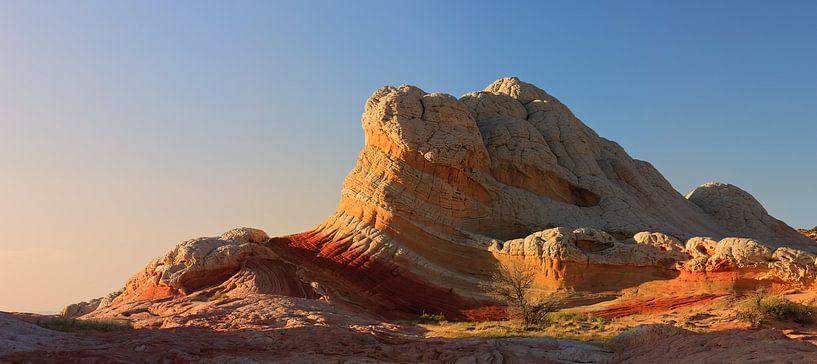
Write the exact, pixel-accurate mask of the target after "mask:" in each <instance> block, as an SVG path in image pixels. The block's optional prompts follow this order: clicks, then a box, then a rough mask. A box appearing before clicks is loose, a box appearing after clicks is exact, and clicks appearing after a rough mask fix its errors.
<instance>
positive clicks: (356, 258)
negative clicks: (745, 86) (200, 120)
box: [117, 77, 817, 315]
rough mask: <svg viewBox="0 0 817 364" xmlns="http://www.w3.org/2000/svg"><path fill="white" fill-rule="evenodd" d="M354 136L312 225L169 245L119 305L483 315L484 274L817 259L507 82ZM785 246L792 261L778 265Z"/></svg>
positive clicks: (572, 284)
mask: <svg viewBox="0 0 817 364" xmlns="http://www.w3.org/2000/svg"><path fill="white" fill-rule="evenodd" d="M362 126H363V131H364V135H365V143H364V146H363V149H362V150H361V152H360V154H359V156H358V159H357V164H356V165H355V167H354V168H353V169H352V171H351V172H350V173H349V175H348V176H347V177H346V180H345V181H344V184H343V188H342V191H341V198H340V202H339V203H338V207H337V210H336V211H335V213H334V214H333V215H332V216H330V217H329V218H328V219H327V220H326V221H325V222H323V223H322V224H320V225H318V226H316V227H315V228H313V229H311V230H310V231H307V232H304V233H300V234H294V235H289V236H283V237H277V238H272V239H268V238H267V237H266V235H265V234H263V233H262V232H260V231H256V230H250V229H242V230H238V231H234V232H231V233H228V234H226V235H222V236H221V237H219V238H210V239H195V240H191V241H189V242H185V243H182V244H181V245H179V246H177V247H176V248H174V250H173V251H171V252H170V253H168V254H166V255H165V256H163V257H161V258H158V259H157V260H155V261H153V262H151V263H150V264H149V265H148V267H147V268H146V269H145V270H144V271H143V272H141V273H139V274H137V275H136V276H135V277H134V278H132V279H131V280H130V281H129V283H128V284H127V286H126V289H125V291H124V293H123V294H122V296H121V297H120V298H118V299H117V302H124V301H128V300H145V299H154V298H160V297H165V296H168V295H180V294H191V293H194V292H199V291H203V292H205V293H208V294H213V293H214V292H222V293H223V292H232V293H233V294H242V293H246V292H261V293H278V294H289V295H295V296H299V297H307V298H315V297H318V296H322V297H324V298H327V299H330V300H336V301H338V300H339V301H344V300H347V301H351V302H354V303H355V304H356V305H369V306H370V307H373V308H374V309H375V310H376V311H378V312H381V313H394V312H406V311H408V312H423V311H425V312H442V313H446V314H453V315H457V314H459V313H460V312H462V310H463V309H468V308H474V307H479V306H481V305H485V304H489V303H490V299H489V297H487V296H485V295H484V294H483V292H482V291H481V290H480V288H479V283H480V282H482V281H484V280H485V279H487V278H488V277H489V276H490V273H491V272H492V270H493V269H494V267H495V266H496V264H497V262H508V261H519V260H526V261H531V262H534V263H536V264H537V266H538V267H540V270H541V272H540V273H541V274H540V276H539V277H537V287H539V288H541V289H555V288H569V289H577V290H589V291H610V290H618V289H623V288H626V287H634V286H636V285H638V284H640V283H643V282H646V281H650V280H669V279H673V278H675V277H678V276H679V275H680V274H681V272H682V271H689V272H698V273H701V274H708V273H709V272H717V271H719V270H724V269H744V268H746V269H748V268H747V267H751V268H752V269H754V268H755V267H759V266H762V268H763V269H767V270H769V271H771V270H772V269H773V266H774V265H775V264H777V263H776V262H784V261H785V262H786V263H785V264H784V263H780V264H778V265H779V266H780V267H778V268H777V269H778V270H779V271H780V272H781V273H780V275H783V274H788V275H789V276H792V277H793V276H796V275H797V274H798V273H797V272H799V271H800V270H802V271H804V272H805V271H808V272H811V271H813V265H814V262H811V263H810V264H811V265H808V264H807V263H808V262H807V260H808V255H807V254H808V252H807V251H812V252H813V251H815V247H816V246H817V245H816V244H814V243H813V242H809V241H807V239H805V238H804V237H803V236H802V235H799V234H798V233H797V232H796V231H794V230H793V229H792V228H790V227H789V226H787V225H786V224H785V223H783V222H781V221H779V220H776V219H774V218H773V217H771V216H769V215H768V213H766V211H765V209H763V208H762V206H760V204H759V203H758V202H757V201H756V200H755V199H754V198H752V197H751V196H750V195H749V194H748V193H746V192H744V191H742V190H740V189H737V188H736V187H734V186H731V185H720V184H707V185H704V186H702V187H701V188H699V189H697V190H696V191H694V192H692V193H691V194H690V195H689V196H688V198H685V197H684V196H682V195H681V194H680V193H678V192H677V191H676V190H675V189H673V188H672V186H671V185H670V183H669V182H668V181H667V180H666V179H665V178H664V177H663V176H662V175H661V174H660V173H659V172H658V170H656V169H655V168H654V167H653V166H652V165H651V164H650V163H648V162H644V161H640V160H635V159H633V158H631V157H630V156H629V155H628V154H627V153H626V152H625V151H624V149H623V148H622V147H621V146H619V145H618V144H616V143H615V142H612V141H610V140H607V139H604V138H602V137H600V136H598V135H597V134H596V133H595V132H594V131H593V130H592V129H590V128H589V127H588V126H587V125H585V124H584V123H583V122H582V121H580V120H579V119H578V118H576V116H575V115H574V114H573V113H572V112H571V111H570V110H569V109H568V108H567V107H566V106H565V105H563V104H562V103H561V102H559V100H557V99H556V98H554V97H553V96H551V95H549V94H548V93H546V92H545V91H544V90H541V89H539V88H538V87H536V86H534V85H531V84H528V83H525V82H522V81H520V80H518V79H516V78H513V77H511V78H503V79H500V80H497V81H496V82H494V83H492V84H491V85H489V86H488V87H486V88H485V89H484V90H483V91H478V92H472V93H468V94H466V95H464V96H462V97H461V98H459V99H457V98H455V97H453V96H451V95H446V94H442V93H427V92H425V91H423V90H421V89H419V88H417V87H414V86H407V85H403V86H399V87H392V86H386V87H383V88H380V89H379V90H377V91H375V92H374V93H373V94H372V95H371V97H370V98H369V99H368V100H367V101H366V104H365V109H364V112H363V115H362ZM702 237H707V238H702ZM729 237H734V238H740V239H735V240H728V239H725V238H729ZM785 246H790V247H793V248H796V249H795V250H796V251H792V252H788V251H781V252H780V253H779V254H777V251H776V250H775V248H778V247H785ZM792 264H794V265H795V266H793V265H792ZM803 264H805V265H808V267H806V266H802V267H801V265H803ZM784 271H785V272H784ZM794 278H797V279H799V278H802V277H794ZM794 278H792V279H794ZM774 279H777V278H774ZM781 279H782V278H781ZM315 287H322V289H321V292H320V293H318V292H317V291H315Z"/></svg>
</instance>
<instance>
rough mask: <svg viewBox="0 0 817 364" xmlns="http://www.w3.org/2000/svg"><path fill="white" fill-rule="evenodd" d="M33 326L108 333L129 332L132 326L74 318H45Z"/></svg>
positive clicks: (114, 321)
mask: <svg viewBox="0 0 817 364" xmlns="http://www.w3.org/2000/svg"><path fill="white" fill-rule="evenodd" d="M34 324H35V325H37V326H40V327H44V328H46V329H50V330H55V331H63V332H86V331H97V332H110V331H122V330H131V329H133V326H131V323H130V322H129V321H123V320H83V319H76V318H66V317H55V316H47V317H40V318H37V320H36V321H34Z"/></svg>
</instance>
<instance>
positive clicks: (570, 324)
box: [420, 312, 625, 341]
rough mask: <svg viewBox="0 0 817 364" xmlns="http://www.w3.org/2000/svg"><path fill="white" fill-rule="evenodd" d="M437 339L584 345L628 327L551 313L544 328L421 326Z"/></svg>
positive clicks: (511, 324)
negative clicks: (540, 339) (551, 340)
mask: <svg viewBox="0 0 817 364" xmlns="http://www.w3.org/2000/svg"><path fill="white" fill-rule="evenodd" d="M420 326H422V327H423V328H425V329H427V330H428V333H427V335H428V336H433V337H447V338H458V337H481V338H503V337H529V336H550V337H555V338H561V339H574V340H581V341H603V340H607V339H609V338H611V337H613V336H615V335H617V334H618V333H620V332H621V331H622V330H623V329H624V328H625V327H624V326H622V325H616V324H615V323H614V322H613V321H612V320H610V319H606V318H602V317H598V316H593V315H590V314H585V313H575V312H551V313H549V314H547V315H545V319H544V320H543V323H542V324H537V325H525V324H524V323H523V322H522V321H521V320H511V321H482V322H445V321H443V322H439V323H433V324H421V325H420Z"/></svg>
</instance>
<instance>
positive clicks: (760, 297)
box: [737, 289, 814, 327]
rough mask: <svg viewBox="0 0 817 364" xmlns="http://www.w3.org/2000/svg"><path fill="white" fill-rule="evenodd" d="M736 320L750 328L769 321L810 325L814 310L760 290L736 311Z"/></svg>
mask: <svg viewBox="0 0 817 364" xmlns="http://www.w3.org/2000/svg"><path fill="white" fill-rule="evenodd" d="M737 319H738V320H741V321H744V322H748V323H749V324H751V325H752V327H758V326H760V325H761V324H762V323H763V322H764V321H767V320H770V319H774V320H777V321H788V320H791V321H794V322H797V323H810V322H813V321H814V310H813V309H812V308H811V307H809V306H806V305H804V304H802V303H797V302H792V301H790V300H788V299H786V298H784V297H782V296H777V295H769V294H768V293H767V292H766V291H765V290H763V289H760V290H758V291H757V292H755V293H754V294H753V295H752V297H750V298H749V299H748V300H746V302H744V303H743V305H742V306H741V307H740V308H739V309H738V311H737Z"/></svg>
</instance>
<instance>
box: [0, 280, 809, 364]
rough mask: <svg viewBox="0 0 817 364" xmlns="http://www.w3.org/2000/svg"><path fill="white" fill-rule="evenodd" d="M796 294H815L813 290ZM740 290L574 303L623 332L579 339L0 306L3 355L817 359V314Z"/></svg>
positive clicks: (172, 312) (568, 330) (221, 309)
mask: <svg viewBox="0 0 817 364" xmlns="http://www.w3.org/2000/svg"><path fill="white" fill-rule="evenodd" d="M789 297H791V299H793V300H797V301H809V300H813V299H814V297H817V294H815V293H814V292H806V293H793V294H791V295H790V296H789ZM738 300H740V298H738V297H718V298H714V299H703V300H698V301H696V302H681V303H676V304H674V305H673V304H669V305H664V306H663V307H658V306H660V305H654V307H653V309H654V310H653V311H651V312H645V311H643V310H642V308H643V303H642V302H635V301H632V300H627V299H626V298H625V299H623V300H621V299H619V300H615V301H613V302H610V303H606V304H601V305H599V304H596V305H590V306H583V307H578V308H573V309H572V310H573V311H576V310H578V311H585V312H591V313H593V314H594V315H607V316H609V317H612V320H611V321H608V323H607V324H606V327H604V328H602V329H601V330H602V331H604V332H607V333H617V334H616V335H615V336H613V337H612V338H610V339H609V340H605V341H600V340H596V341H579V340H570V339H559V338H554V337H551V336H538V335H537V333H536V332H527V333H522V335H527V336H528V337H502V336H503V335H496V336H494V335H492V334H490V333H485V332H480V331H479V330H477V331H473V332H471V333H470V334H467V335H454V336H459V337H450V336H451V335H450V334H451V332H450V331H447V330H450V327H449V326H451V325H462V324H460V323H427V324H418V323H416V322H411V321H388V320H383V319H381V318H379V317H376V316H374V315H371V314H367V313H365V312H363V311H360V310H356V309H354V308H351V307H339V306H337V305H334V304H331V303H329V302H325V301H323V300H314V299H302V298H293V297H284V296H274V295H257V294H253V295H247V296H245V297H241V298H222V299H218V300H211V301H207V300H197V299H194V298H190V297H184V298H178V299H170V300H166V301H165V302H161V303H159V304H156V305H150V306H139V305H135V306H134V307H132V310H131V311H130V312H127V313H126V315H128V316H129V317H130V320H131V321H132V322H133V324H134V328H133V329H125V330H115V331H109V332H87V331H86V332H58V331H54V330H49V329H46V328H43V327H40V326H38V325H35V324H34V323H35V322H36V321H37V320H38V319H39V317H38V316H36V315H23V314H10V313H3V314H0V362H12V363H15V362H52V363H64V362H71V361H80V360H82V361H83V362H90V363H93V362H100V363H102V362H104V363H108V362H123V363H125V362H156V363H160V362H161V363H164V362H169V363H174V362H180V363H181V362H242V363H245V362H250V363H251V362H364V363H365V362H371V363H380V362H439V363H530V362H542V363H551V362H553V363H605V362H610V363H612V362H635V363H656V362H678V363H700V362H708V363H726V362H781V363H783V362H785V363H813V362H815V361H817V325H814V324H811V325H800V324H795V323H792V322H789V323H769V324H765V325H764V327H763V328H762V329H748V327H747V324H744V323H740V322H738V321H735V319H734V311H733V309H732V308H733V307H735V305H736V303H737V301H738ZM628 305H629V306H631V307H630V308H629V309H627V308H626V306H628ZM611 307H613V308H616V307H617V309H611ZM568 324H569V323H560V324H554V327H552V328H550V329H549V330H550V331H548V333H550V334H555V335H554V336H557V337H558V336H563V337H571V336H573V334H574V333H580V332H581V331H585V332H586V333H591V332H596V331H599V328H598V327H593V326H586V327H583V326H582V325H581V324H580V325H573V326H570V327H568V326H567V325H568ZM445 332H448V334H449V335H443V334H444V333H445ZM599 332H601V331H599ZM517 334H518V333H517ZM517 334H510V335H517ZM444 336H449V337H444Z"/></svg>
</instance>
